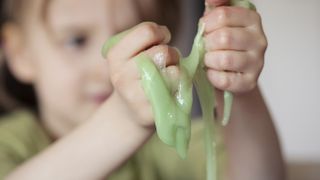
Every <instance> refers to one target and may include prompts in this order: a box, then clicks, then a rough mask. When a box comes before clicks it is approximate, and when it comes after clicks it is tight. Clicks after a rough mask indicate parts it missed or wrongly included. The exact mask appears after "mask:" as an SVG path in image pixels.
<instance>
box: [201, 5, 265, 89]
mask: <svg viewBox="0 0 320 180" xmlns="http://www.w3.org/2000/svg"><path fill="white" fill-rule="evenodd" d="M207 3H213V5H215V6H219V5H224V4H226V3H227V1H224V0H207ZM201 21H202V22H204V23H205V25H206V26H205V35H204V39H205V47H206V51H207V53H206V54H205V59H204V62H205V65H206V67H207V69H208V71H207V75H208V78H209V80H210V82H211V83H212V85H213V86H215V87H216V88H218V89H220V90H227V91H230V92H233V93H245V92H249V91H251V90H253V89H254V88H255V87H256V85H257V80H258V77H259V75H260V72H261V71H262V68H263V65H264V53H265V50H266V48H267V40H266V37H265V34H264V32H263V29H262V25H261V18H260V16H259V14H258V13H257V12H255V11H252V10H249V9H245V8H240V7H230V6H219V7H216V8H214V9H213V10H211V11H207V12H206V14H205V15H204V17H202V18H201Z"/></svg>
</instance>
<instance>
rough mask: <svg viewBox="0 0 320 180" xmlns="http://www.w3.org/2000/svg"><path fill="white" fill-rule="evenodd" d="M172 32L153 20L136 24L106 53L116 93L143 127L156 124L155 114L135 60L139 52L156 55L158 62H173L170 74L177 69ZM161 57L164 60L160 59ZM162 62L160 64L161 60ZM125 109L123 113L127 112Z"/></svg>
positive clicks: (163, 63) (168, 64) (169, 64)
mask: <svg viewBox="0 0 320 180" xmlns="http://www.w3.org/2000/svg"><path fill="white" fill-rule="evenodd" d="M170 39H171V35H170V32H169V30H168V29H167V27H165V26H160V25H157V24H155V23H152V22H144V23H141V24H139V25H137V26H136V27H135V28H133V30H132V31H130V32H129V33H128V34H127V35H125V36H124V37H123V39H121V40H120V41H119V42H118V43H117V44H116V45H114V46H113V47H112V48H111V49H110V50H109V52H108V54H107V62H108V68H109V76H110V78H111V82H112V84H113V87H114V93H115V94H114V95H116V96H118V97H117V99H118V100H120V101H121V104H124V106H125V107H124V108H126V111H127V112H129V116H128V117H131V118H132V119H134V120H136V123H137V124H138V125H140V126H141V127H153V125H154V117H153V112H152V107H151V104H150V103H149V101H148V99H147V97H146V95H145V93H144V90H143V88H142V85H141V77H140V72H139V69H138V66H137V64H136V62H135V61H134V60H133V58H134V57H135V56H137V55H138V54H140V53H142V52H143V53H145V54H147V55H148V56H150V59H153V60H154V62H155V64H156V65H157V66H159V65H160V66H166V67H167V66H170V68H168V69H169V70H171V73H170V72H169V73H170V74H176V73H178V68H177V66H175V65H176V64H177V63H178V62H179V54H178V52H177V51H176V50H175V49H174V48H172V47H170V46H168V45H167V43H168V42H169V41H170ZM159 60H160V61H162V62H159ZM159 63H160V64H159ZM127 112H124V113H127Z"/></svg>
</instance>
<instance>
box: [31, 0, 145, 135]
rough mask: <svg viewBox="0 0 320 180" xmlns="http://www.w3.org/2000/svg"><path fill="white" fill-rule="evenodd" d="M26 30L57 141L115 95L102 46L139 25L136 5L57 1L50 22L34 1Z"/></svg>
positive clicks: (127, 0) (124, 0) (126, 0)
mask: <svg viewBox="0 0 320 180" xmlns="http://www.w3.org/2000/svg"><path fill="white" fill-rule="evenodd" d="M34 1H35V2H36V3H35V5H34V7H33V9H34V10H31V11H30V12H29V14H30V18H29V19H30V21H28V24H27V25H26V35H25V36H26V46H27V48H28V57H29V58H30V59H31V61H32V63H33V66H34V69H35V78H34V80H33V82H32V83H33V84H34V86H35V88H36V91H37V95H38V99H39V104H40V112H41V116H42V118H43V120H44V123H45V125H46V126H47V127H48V128H49V130H51V131H52V132H51V133H53V134H54V135H55V136H60V135H63V134H65V133H66V132H68V131H69V130H70V129H72V128H73V127H74V126H76V125H77V124H79V123H80V122H82V121H84V120H86V119H88V118H89V116H90V115H91V114H92V113H93V112H94V111H95V110H96V109H97V107H99V105H100V104H101V103H103V102H104V101H107V100H108V97H109V96H110V94H111V93H112V91H113V88H112V85H111V83H110V80H109V77H108V70H107V69H108V68H107V66H106V61H105V60H104V59H103V58H102V57H101V53H100V50H101V47H102V44H103V43H104V41H105V40H106V39H107V38H108V37H110V36H111V35H112V34H114V33H117V32H119V31H122V30H124V29H126V28H129V27H131V26H133V25H135V24H137V23H139V21H140V20H139V16H138V14H139V12H138V9H137V8H136V6H135V3H134V1H133V0H90V1H88V0H52V1H50V3H49V4H48V7H47V11H46V13H45V15H46V17H45V20H44V21H41V20H40V19H39V14H41V11H42V9H43V7H42V3H43V1H41V0H34Z"/></svg>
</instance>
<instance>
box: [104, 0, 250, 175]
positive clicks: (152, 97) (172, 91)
mask: <svg viewBox="0 0 320 180" xmlns="http://www.w3.org/2000/svg"><path fill="white" fill-rule="evenodd" d="M230 5H231V6H240V7H244V8H249V9H252V10H255V6H254V5H253V4H252V3H250V2H249V1H247V0H231V1H230ZM204 28H205V24H200V23H199V25H198V32H197V34H196V36H195V39H194V42H193V46H192V50H191V53H190V54H189V56H188V57H185V58H182V57H180V60H179V64H178V68H179V76H178V77H177V78H174V79H171V77H170V74H169V73H168V72H167V71H166V70H167V68H166V67H165V63H164V61H165V60H164V59H162V58H163V57H161V54H159V55H158V57H157V58H155V60H158V62H154V61H153V59H152V58H151V57H149V56H147V55H146V54H144V53H143V52H142V53H140V54H138V55H137V56H136V57H134V61H135V62H136V63H137V65H138V68H139V70H140V74H141V81H142V86H143V89H144V91H145V93H146V96H147V98H148V100H149V101H150V103H151V105H152V109H153V113H154V119H155V125H156V131H157V134H158V136H159V138H160V139H161V140H162V141H163V142H164V143H165V144H167V145H169V146H171V147H174V148H175V149H176V151H177V153H178V154H179V156H180V157H181V158H183V159H185V158H186V156H187V151H188V145H189V141H190V136H191V117H190V113H191V107H192V102H193V97H192V87H193V85H194V86H195V89H196V91H197V94H198V97H199V101H200V105H201V111H202V119H203V121H204V142H205V150H206V168H207V170H206V172H207V180H217V179H218V172H217V171H218V163H217V152H216V149H215V147H216V146H215V144H216V139H215V137H216V133H217V132H216V128H217V127H221V126H217V125H216V124H215V123H216V121H215V117H214V105H215V96H214V87H212V85H211V84H210V82H209V81H208V79H207V76H206V72H205V67H204V62H203V57H204V54H205V48H204V40H203V32H204ZM130 31H131V29H129V30H126V31H124V32H121V33H119V34H117V35H115V36H113V37H111V38H110V39H109V40H108V41H107V42H106V43H105V44H104V46H103V49H102V54H103V56H106V54H107V53H108V50H109V49H110V48H112V47H113V46H114V45H115V44H117V43H118V42H119V41H120V40H121V39H122V37H123V36H125V35H126V34H127V33H128V32H130ZM232 101H233V95H232V93H230V92H228V91H225V92H224V112H223V119H222V125H227V123H228V120H229V118H230V114H231V106H232Z"/></svg>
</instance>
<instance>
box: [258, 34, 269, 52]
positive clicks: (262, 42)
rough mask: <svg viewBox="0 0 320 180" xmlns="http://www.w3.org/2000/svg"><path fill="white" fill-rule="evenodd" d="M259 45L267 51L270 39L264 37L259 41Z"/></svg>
mask: <svg viewBox="0 0 320 180" xmlns="http://www.w3.org/2000/svg"><path fill="white" fill-rule="evenodd" d="M259 46H260V47H261V49H262V51H263V52H265V51H266V49H267V47H268V40H267V38H266V37H263V38H261V39H260V41H259Z"/></svg>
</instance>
